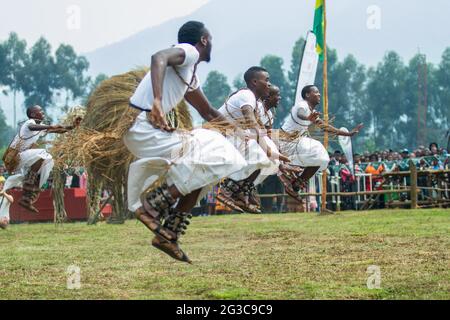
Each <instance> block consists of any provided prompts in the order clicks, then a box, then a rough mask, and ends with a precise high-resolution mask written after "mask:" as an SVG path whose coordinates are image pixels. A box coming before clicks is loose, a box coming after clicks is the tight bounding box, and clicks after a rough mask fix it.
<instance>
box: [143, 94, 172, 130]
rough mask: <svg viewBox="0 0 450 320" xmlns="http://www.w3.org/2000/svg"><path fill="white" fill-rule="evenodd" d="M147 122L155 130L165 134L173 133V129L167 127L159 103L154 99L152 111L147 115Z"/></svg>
mask: <svg viewBox="0 0 450 320" xmlns="http://www.w3.org/2000/svg"><path fill="white" fill-rule="evenodd" d="M147 117H148V120H149V121H150V123H151V124H152V125H153V126H154V127H155V128H157V129H161V130H163V131H167V132H173V131H175V128H172V127H170V126H169V124H168V123H167V120H166V115H165V114H164V111H163V109H162V106H161V101H160V100H158V99H155V100H154V101H153V107H152V111H151V112H150V113H148V114H147Z"/></svg>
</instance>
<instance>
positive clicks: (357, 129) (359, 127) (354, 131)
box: [350, 123, 364, 137]
mask: <svg viewBox="0 0 450 320" xmlns="http://www.w3.org/2000/svg"><path fill="white" fill-rule="evenodd" d="M363 127H364V125H363V124H362V123H360V124H358V125H357V126H356V127H355V128H354V129H353V130H352V131H350V136H351V137H353V136H354V135H355V134H358V133H359V131H360V130H361V129H362V128H363Z"/></svg>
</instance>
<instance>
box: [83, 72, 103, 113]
mask: <svg viewBox="0 0 450 320" xmlns="http://www.w3.org/2000/svg"><path fill="white" fill-rule="evenodd" d="M107 79H108V76H107V75H106V74H104V73H100V74H99V75H98V76H97V77H95V79H94V81H92V79H90V80H89V83H88V90H87V93H86V94H85V95H84V97H83V105H87V101H88V99H89V96H90V95H91V94H92V93H93V92H94V91H95V89H97V87H98V86H99V85H100V83H102V82H103V81H105V80H107Z"/></svg>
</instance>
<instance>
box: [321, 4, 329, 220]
mask: <svg viewBox="0 0 450 320" xmlns="http://www.w3.org/2000/svg"><path fill="white" fill-rule="evenodd" d="M323 120H324V121H325V124H326V125H328V121H329V118H328V56H327V7H326V0H323ZM328 142H329V141H328V132H327V131H325V132H324V138H323V145H324V147H325V149H326V150H328ZM321 204H322V208H321V212H322V213H325V212H326V211H327V210H326V208H327V172H326V171H325V170H324V171H323V172H322V201H321Z"/></svg>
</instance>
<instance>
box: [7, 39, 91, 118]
mask: <svg viewBox="0 0 450 320" xmlns="http://www.w3.org/2000/svg"><path fill="white" fill-rule="evenodd" d="M88 68H89V63H88V61H87V59H86V58H85V57H83V56H78V55H77V54H76V52H75V50H74V49H73V48H72V47H71V46H70V45H65V44H62V45H60V46H59V47H58V49H57V50H56V52H55V54H54V55H53V53H52V47H51V45H50V43H49V42H48V41H47V40H46V39H45V38H43V37H41V38H39V40H38V41H37V42H36V43H35V44H34V45H33V46H32V47H31V48H29V49H27V43H26V42H25V41H24V40H21V39H20V38H19V36H18V35H17V34H16V33H14V32H12V33H11V34H10V35H9V38H8V39H7V40H6V41H4V42H2V43H0V86H3V88H4V89H3V93H4V94H6V95H8V94H9V93H10V92H11V93H12V95H13V100H14V102H13V103H14V110H16V96H17V94H18V93H19V92H22V93H23V95H24V96H25V103H24V105H25V107H27V106H30V105H35V104H39V105H41V106H42V107H43V108H44V109H46V108H48V107H50V106H52V105H53V104H55V103H56V98H57V97H61V96H62V97H63V98H64V106H63V108H67V106H68V104H69V103H70V102H71V101H76V100H79V99H81V98H83V97H85V96H86V95H87V94H88V92H89V89H90V87H92V85H93V84H92V81H91V79H90V77H88V76H87V75H86V72H87V70H88ZM14 114H15V112H14ZM14 120H15V119H14Z"/></svg>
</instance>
